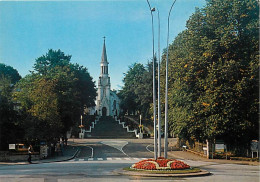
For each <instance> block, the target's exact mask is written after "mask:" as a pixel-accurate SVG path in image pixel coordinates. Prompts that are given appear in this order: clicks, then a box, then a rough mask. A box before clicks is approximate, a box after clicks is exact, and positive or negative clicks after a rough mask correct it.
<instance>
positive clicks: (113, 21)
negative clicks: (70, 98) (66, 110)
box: [0, 0, 205, 89]
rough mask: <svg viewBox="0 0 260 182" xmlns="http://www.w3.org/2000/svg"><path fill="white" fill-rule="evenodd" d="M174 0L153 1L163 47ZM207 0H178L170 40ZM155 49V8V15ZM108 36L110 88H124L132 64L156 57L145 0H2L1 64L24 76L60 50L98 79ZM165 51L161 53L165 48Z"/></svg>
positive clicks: (174, 10) (0, 8) (172, 17)
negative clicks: (50, 52) (47, 55)
mask: <svg viewBox="0 0 260 182" xmlns="http://www.w3.org/2000/svg"><path fill="white" fill-rule="evenodd" d="M172 2H173V1H171V0H160V1H159V0H153V1H150V3H151V6H152V7H154V6H155V7H157V8H158V9H159V10H160V20H161V49H164V48H165V47H166V36H167V16H168V11H169V8H170V6H171V3H172ZM204 5H205V0H177V2H176V3H175V6H174V8H173V10H172V14H171V18H170V20H171V21H170V23H171V24H170V25H171V26H170V42H172V41H173V39H174V37H176V35H177V34H178V33H180V32H181V31H182V30H184V29H185V24H186V21H187V20H188V18H189V16H190V15H191V14H192V13H194V11H195V7H199V8H202V7H203V6H204ZM154 19H155V20H154V21H155V34H156V37H155V41H156V42H155V46H156V51H157V44H158V43H157V29H158V24H157V12H155V13H154ZM103 36H106V37H107V38H106V47H107V57H108V61H109V63H110V64H109V74H110V77H111V87H112V89H120V86H122V79H123V73H125V72H126V71H127V70H128V66H130V65H131V64H133V63H134V62H140V63H144V64H146V63H147V61H148V60H150V59H151V57H152V31H151V15H150V11H149V8H148V5H147V2H146V0H121V1H120V0H114V1H109V0H103V1H76V2H75V1H23V2H18V1H0V62H1V63H5V64H7V65H10V66H12V67H14V68H15V69H17V70H18V72H19V73H20V74H21V75H22V76H25V75H26V74H29V70H33V68H32V67H33V64H34V62H35V59H36V58H37V57H40V56H41V55H43V54H45V53H46V52H47V51H48V49H55V50H57V49H61V51H63V52H64V53H65V54H70V55H72V62H73V63H78V64H80V65H83V66H85V67H87V68H88V70H89V72H90V75H91V76H92V77H93V79H94V80H95V81H97V79H98V76H99V74H100V65H99V64H100V61H101V53H102V47H103V38H102V37H103ZM161 52H162V51H161Z"/></svg>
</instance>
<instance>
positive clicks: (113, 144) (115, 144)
mask: <svg viewBox="0 0 260 182" xmlns="http://www.w3.org/2000/svg"><path fill="white" fill-rule="evenodd" d="M100 143H102V144H104V145H108V146H110V147H113V148H115V149H117V150H119V151H120V152H122V153H123V154H124V155H126V156H127V157H129V156H128V155H127V154H126V153H125V152H124V151H123V148H124V146H126V145H127V144H128V142H127V141H122V140H116V141H102V142H100Z"/></svg>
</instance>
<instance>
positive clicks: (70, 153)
mask: <svg viewBox="0 0 260 182" xmlns="http://www.w3.org/2000/svg"><path fill="white" fill-rule="evenodd" d="M78 151H79V149H78V147H76V146H71V145H68V146H66V147H65V148H64V152H63V156H61V155H60V156H51V157H48V158H47V159H42V160H32V164H41V163H50V162H61V161H67V160H70V159H73V158H74V157H75V156H76V154H77V153H78ZM3 164H6V165H25V164H29V163H28V162H27V161H22V162H1V161H0V165H3Z"/></svg>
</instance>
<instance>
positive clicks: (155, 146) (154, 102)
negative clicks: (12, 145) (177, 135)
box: [147, 0, 157, 159]
mask: <svg viewBox="0 0 260 182" xmlns="http://www.w3.org/2000/svg"><path fill="white" fill-rule="evenodd" d="M147 4H148V6H149V9H150V13H151V18H152V36H153V122H154V125H153V126H154V159H157V131H156V89H155V58H154V28H153V12H154V11H155V8H151V5H150V3H149V1H148V0H147Z"/></svg>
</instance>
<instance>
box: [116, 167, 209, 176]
mask: <svg viewBox="0 0 260 182" xmlns="http://www.w3.org/2000/svg"><path fill="white" fill-rule="evenodd" d="M114 172H115V173H117V174H121V175H128V176H140V177H196V176H209V175H212V173H210V172H208V171H206V170H203V169H201V170H200V172H196V173H184V174H158V173H157V174H156V173H143V172H137V171H124V170H117V171H114Z"/></svg>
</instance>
